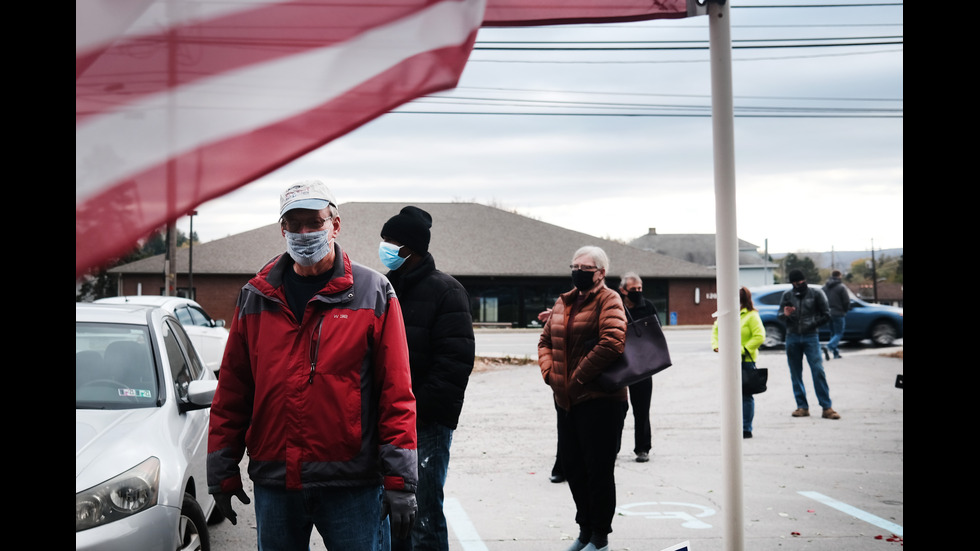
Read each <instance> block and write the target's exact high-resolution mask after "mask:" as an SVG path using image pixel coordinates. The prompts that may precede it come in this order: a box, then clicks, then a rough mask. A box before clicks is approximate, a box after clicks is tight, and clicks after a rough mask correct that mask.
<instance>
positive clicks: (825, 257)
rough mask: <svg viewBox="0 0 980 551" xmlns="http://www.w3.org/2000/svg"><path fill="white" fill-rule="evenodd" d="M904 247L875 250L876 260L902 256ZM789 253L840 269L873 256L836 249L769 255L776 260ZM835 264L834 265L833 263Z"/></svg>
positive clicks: (819, 264) (819, 266)
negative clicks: (832, 250)
mask: <svg viewBox="0 0 980 551" xmlns="http://www.w3.org/2000/svg"><path fill="white" fill-rule="evenodd" d="M903 250H904V248H898V249H881V250H876V251H875V260H880V259H881V258H882V257H885V256H888V257H892V258H897V257H899V256H902V254H903V252H902V251H903ZM788 254H795V255H796V256H798V257H800V258H802V257H808V258H810V259H811V260H813V264H814V265H815V266H816V267H817V268H827V269H833V268H837V269H838V270H846V269H847V268H849V267H850V266H851V263H852V262H854V261H855V260H860V259H862V258H868V259H870V258H871V251H834V252H832V253H830V252H825V253H811V252H806V253H769V256H771V257H772V258H773V260H775V261H776V262H778V261H780V260H782V259H783V258H785V257H786V255H788ZM832 264H833V265H832Z"/></svg>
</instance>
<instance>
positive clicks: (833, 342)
mask: <svg viewBox="0 0 980 551" xmlns="http://www.w3.org/2000/svg"><path fill="white" fill-rule="evenodd" d="M823 294H825V295H827V303H828V304H830V342H828V343H827V348H829V349H830V351H831V352H833V353H834V359H835V360H837V359H840V341H841V338H842V337H843V336H844V327H845V324H844V320H845V318H846V317H847V311H848V310H850V309H851V294H850V293H848V292H847V287H844V283H843V282H841V273H840V270H834V271H833V272H832V273H831V274H830V279H828V280H827V283H824V286H823ZM827 359H828V360H829V359H830V358H827Z"/></svg>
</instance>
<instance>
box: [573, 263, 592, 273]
mask: <svg viewBox="0 0 980 551" xmlns="http://www.w3.org/2000/svg"><path fill="white" fill-rule="evenodd" d="M569 268H571V269H573V270H582V271H583V272H594V271H596V270H597V269H598V268H599V267H598V266H589V265H588V264H572V265H570V266H569Z"/></svg>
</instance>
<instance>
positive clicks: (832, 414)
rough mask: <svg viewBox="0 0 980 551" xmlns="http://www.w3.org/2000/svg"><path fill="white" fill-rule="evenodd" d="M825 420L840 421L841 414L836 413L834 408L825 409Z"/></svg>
mask: <svg viewBox="0 0 980 551" xmlns="http://www.w3.org/2000/svg"><path fill="white" fill-rule="evenodd" d="M823 418H824V419H840V414H839V413H837V412H836V411H834V410H833V409H832V408H825V409H824V410H823Z"/></svg>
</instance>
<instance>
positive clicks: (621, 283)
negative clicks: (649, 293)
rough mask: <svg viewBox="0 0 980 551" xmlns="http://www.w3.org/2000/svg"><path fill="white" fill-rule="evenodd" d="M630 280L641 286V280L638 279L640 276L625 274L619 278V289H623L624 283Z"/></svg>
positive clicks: (632, 273)
mask: <svg viewBox="0 0 980 551" xmlns="http://www.w3.org/2000/svg"><path fill="white" fill-rule="evenodd" d="M631 279H632V280H634V281H636V282H637V283H639V284H640V285H643V280H642V279H640V276H639V275H637V273H636V272H626V273H625V274H623V277H622V278H620V280H619V286H620V288H622V289H625V288H626V282H627V281H629V280H631Z"/></svg>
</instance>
